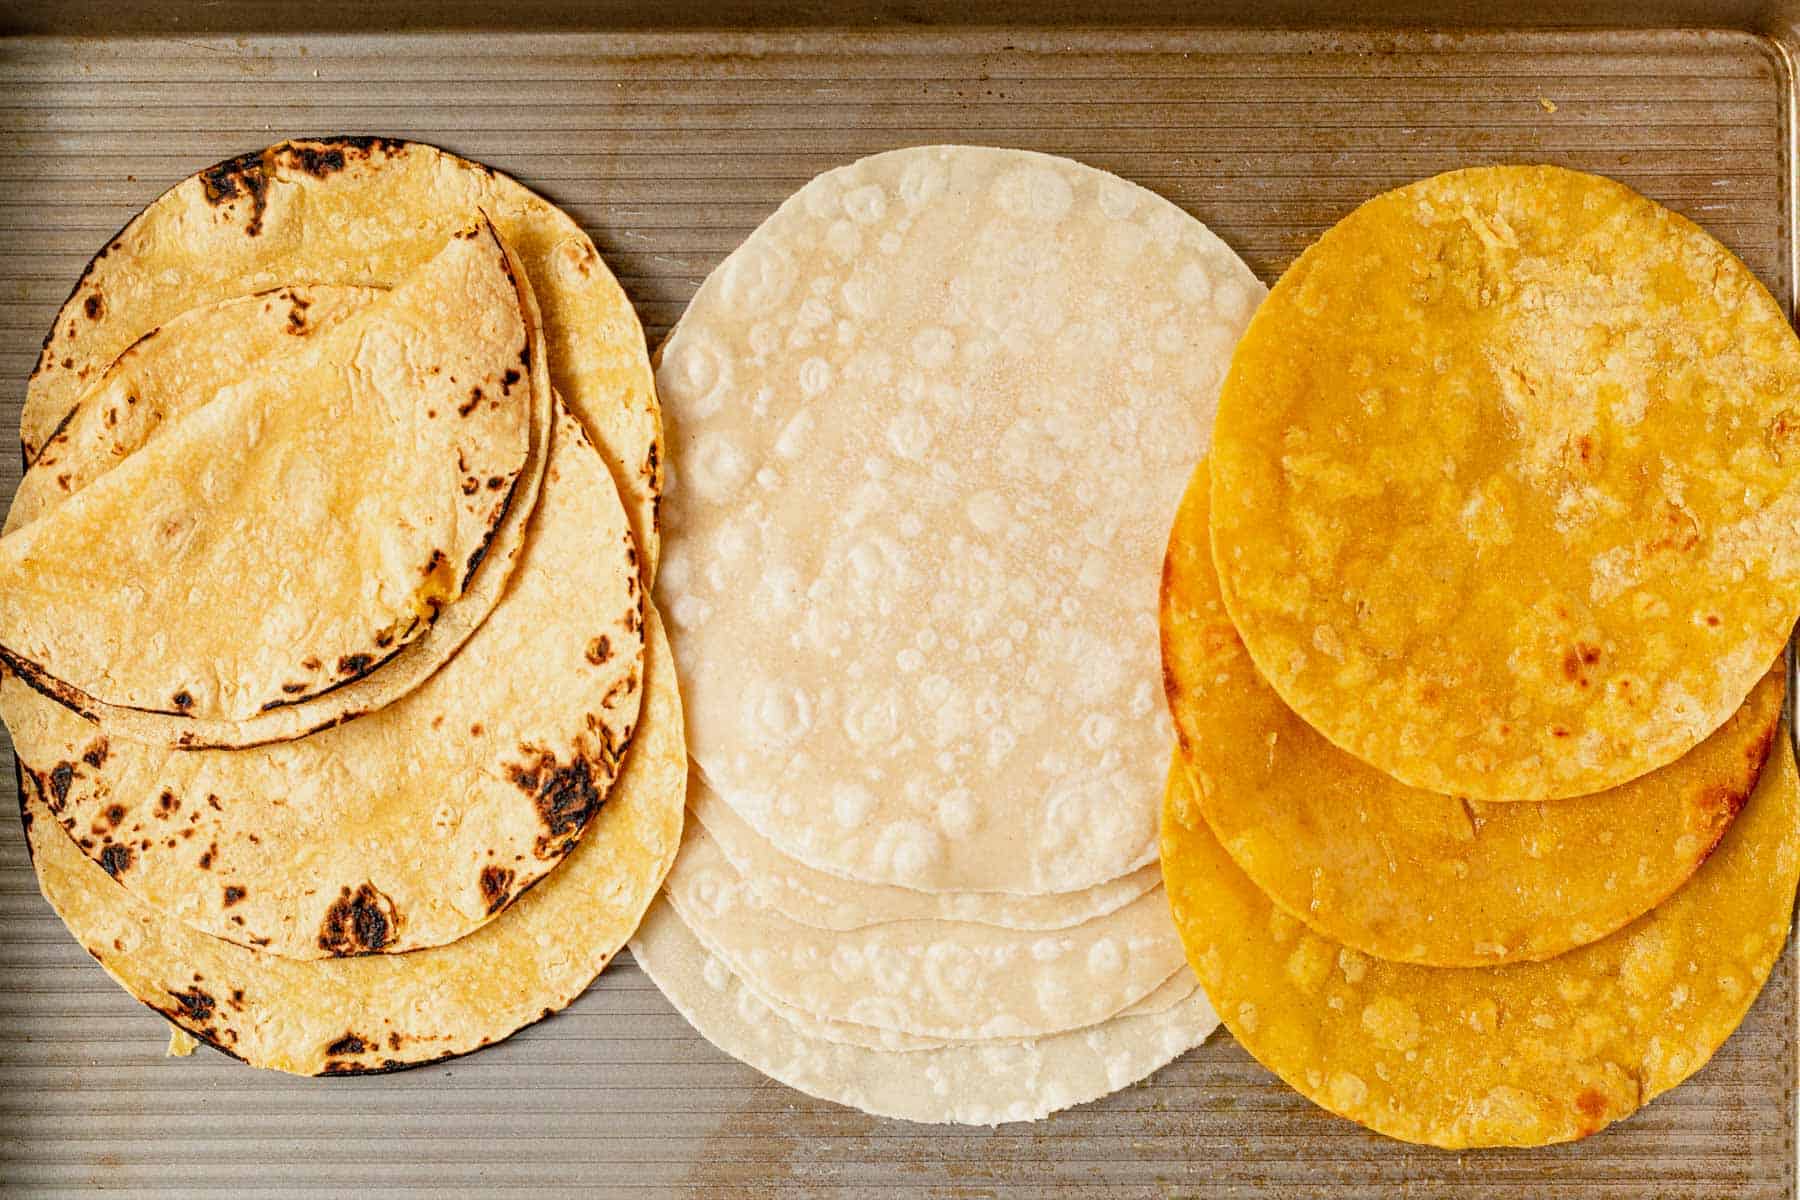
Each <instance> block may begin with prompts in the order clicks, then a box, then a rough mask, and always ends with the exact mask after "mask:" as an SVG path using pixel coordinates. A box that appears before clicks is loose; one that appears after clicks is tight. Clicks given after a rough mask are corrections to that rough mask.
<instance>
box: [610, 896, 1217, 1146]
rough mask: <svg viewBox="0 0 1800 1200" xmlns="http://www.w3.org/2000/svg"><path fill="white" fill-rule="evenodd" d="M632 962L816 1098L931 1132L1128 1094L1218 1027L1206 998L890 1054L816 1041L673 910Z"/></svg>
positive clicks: (753, 1059) (639, 944)
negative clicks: (1088, 1023) (754, 990)
mask: <svg viewBox="0 0 1800 1200" xmlns="http://www.w3.org/2000/svg"><path fill="white" fill-rule="evenodd" d="M631 954H632V957H633V958H634V959H636V960H637V963H638V965H639V966H640V967H642V968H643V969H644V972H645V973H646V974H647V975H649V976H650V978H651V980H652V981H653V982H654V983H655V984H656V986H657V987H658V988H660V989H662V993H663V995H664V996H666V997H667V998H668V999H669V1002H670V1003H672V1004H673V1005H674V1006H675V1007H676V1008H677V1009H678V1010H679V1011H680V1012H681V1015H682V1016H684V1017H686V1018H687V1019H688V1022H689V1023H690V1024H692V1025H693V1026H694V1028H695V1029H697V1030H699V1031H700V1033H701V1034H702V1035H703V1036H704V1037H705V1038H706V1039H707V1040H708V1041H709V1042H711V1043H712V1044H713V1045H715V1046H717V1047H718V1048H719V1049H721V1050H723V1051H724V1052H725V1053H727V1054H729V1055H731V1056H732V1057H734V1058H736V1059H739V1060H740V1061H742V1062H745V1063H748V1064H749V1065H750V1066H752V1067H754V1068H756V1069H757V1070H758V1071H761V1072H762V1073H763V1074H765V1075H768V1076H770V1077H772V1078H774V1079H776V1080H779V1081H780V1082H782V1083H785V1084H787V1085H788V1086H789V1087H792V1088H797V1089H799V1090H800V1091H802V1092H805V1093H806V1094H807V1095H809V1096H817V1097H819V1098H821V1099H824V1100H830V1101H833V1102H834V1103H837V1104H844V1105H848V1106H850V1107H853V1108H859V1109H861V1110H862V1111H864V1112H867V1113H872V1114H874V1115H875V1116H879V1117H896V1118H899V1119H901V1120H906V1121H919V1122H925V1123H931V1124H952V1123H956V1124H964V1125H998V1124H1002V1123H1004V1122H1008V1121H1031V1120H1036V1119H1038V1118H1040V1117H1043V1116H1047V1115H1048V1114H1050V1113H1053V1112H1055V1111H1057V1110H1058V1109H1063V1108H1068V1107H1069V1106H1070V1105H1074V1104H1084V1103H1086V1102H1087V1101H1089V1100H1094V1099H1098V1098H1099V1097H1101V1096H1104V1095H1106V1094H1108V1093H1109V1092H1116V1091H1118V1090H1120V1089H1121V1088H1125V1087H1128V1086H1130V1085H1131V1084H1133V1083H1136V1082H1137V1081H1138V1080H1140V1079H1142V1078H1144V1077H1145V1076H1147V1075H1149V1074H1150V1073H1151V1072H1153V1071H1155V1070H1157V1069H1158V1068H1159V1067H1162V1066H1164V1065H1166V1064H1167V1063H1169V1062H1171V1061H1173V1060H1174V1059H1175V1058H1177V1057H1179V1056H1180V1055H1181V1054H1183V1053H1185V1052H1186V1051H1188V1050H1191V1049H1192V1048H1193V1047H1195V1046H1198V1045H1199V1044H1200V1043H1202V1042H1204V1041H1205V1040H1206V1038H1207V1035H1209V1034H1210V1033H1211V1032H1212V1031H1213V1029H1215V1028H1216V1027H1217V1025H1218V1017H1216V1016H1215V1015H1214V1014H1213V1011H1212V1006H1211V1005H1210V1004H1209V1003H1208V1002H1207V999H1206V994H1205V993H1204V992H1203V991H1200V990H1199V989H1195V990H1194V991H1193V992H1191V993H1189V995H1188V996H1187V998H1186V999H1184V1000H1182V1001H1181V1002H1180V1003H1178V1004H1176V1005H1174V1006H1173V1007H1170V1008H1168V1009H1165V1010H1163V1011H1161V1012H1157V1013H1150V1014H1145V1015H1140V1016H1130V1017H1119V1018H1117V1019H1115V1020H1111V1021H1107V1022H1105V1023H1104V1024H1101V1025H1097V1026H1095V1027H1093V1028H1092V1029H1083V1030H1077V1031H1075V1032H1072V1033H1060V1034H1054V1035H1052V1036H1050V1037H1046V1038H1040V1039H1037V1040H1035V1041H1025V1042H998V1043H986V1044H976V1045H960V1046H950V1047H945V1048H941V1049H926V1050H917V1051H912V1052H908V1053H889V1052H884V1051H880V1050H871V1049H867V1048H864V1047H860V1046H849V1045H843V1044H841V1043H835V1042H830V1041H826V1040H824V1039H821V1038H815V1037H812V1036H809V1035H808V1034H807V1033H806V1032H805V1031H804V1030H803V1029H802V1028H800V1027H797V1026H794V1025H791V1024H789V1023H787V1022H786V1021H784V1020H782V1018H781V1017H780V1016H779V1015H777V1014H776V1013H774V1012H772V1011H771V1010H770V1009H769V1008H768V1006H767V1005H765V1004H763V1003H762V1002H761V1001H760V1000H758V999H757V998H756V997H755V996H754V995H753V994H751V993H749V992H747V991H745V990H744V988H743V987H742V985H741V984H740V982H739V981H738V979H737V978H736V977H735V976H734V975H732V973H731V972H730V970H729V969H728V968H726V967H725V965H724V964H723V963H722V962H720V961H719V960H718V959H716V958H713V957H712V956H711V955H709V954H708V953H707V951H706V949H705V947H704V946H702V945H701V943H700V941H699V939H697V938H696V937H695V936H694V935H693V933H692V932H690V931H689V930H688V929H687V927H686V926H684V925H683V924H682V922H681V918H680V916H679V915H678V914H677V913H676V912H675V910H674V909H673V908H671V907H670V906H669V904H668V903H667V902H666V901H665V902H663V903H660V904H656V905H653V906H652V907H651V909H650V911H649V913H647V914H646V915H645V917H644V921H643V924H642V925H640V926H639V927H638V931H637V933H636V934H635V935H634V936H633V937H632V940H631Z"/></svg>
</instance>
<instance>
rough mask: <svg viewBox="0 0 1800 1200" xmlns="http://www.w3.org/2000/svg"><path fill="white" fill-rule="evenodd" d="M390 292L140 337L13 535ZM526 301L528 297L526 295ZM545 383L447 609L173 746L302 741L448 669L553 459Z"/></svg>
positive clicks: (120, 728) (61, 441)
mask: <svg viewBox="0 0 1800 1200" xmlns="http://www.w3.org/2000/svg"><path fill="white" fill-rule="evenodd" d="M382 294H383V289H380V288H360V287H329V286H324V285H320V286H317V287H306V286H296V287H287V288H278V289H276V290H274V291H272V292H266V293H263V294H260V295H255V296H240V297H238V298H237V299H235V300H226V301H223V302H221V303H219V304H214V305H209V306H207V307H204V308H196V309H190V310H189V311H188V312H185V313H183V314H181V316H179V317H177V318H175V319H174V320H173V321H170V322H169V323H168V324H166V325H164V326H162V327H161V328H160V329H157V330H156V331H155V332H153V333H149V334H146V335H145V336H144V337H142V338H140V339H138V341H136V342H135V343H133V344H132V347H131V349H129V350H127V351H126V352H125V353H124V354H121V355H120V356H119V358H118V360H117V361H115V362H114V363H113V364H112V366H110V367H108V368H107V369H106V371H105V373H104V374H102V375H101V377H100V379H99V380H98V381H96V383H95V384H94V386H93V387H92V388H91V389H90V390H89V392H88V393H87V395H85V396H84V397H82V400H81V403H80V404H78V405H76V407H75V410H74V412H72V413H71V414H70V415H69V419H68V420H67V421H65V422H64V423H63V426H62V428H61V429H59V430H58V431H57V432H56V434H55V435H54V436H53V437H52V438H51V439H50V441H49V443H48V444H47V445H45V447H44V448H43V451H42V452H41V453H40V454H39V455H38V457H37V460H36V461H35V462H33V463H32V464H31V466H30V467H29V468H28V469H27V470H26V472H25V476H24V478H23V479H22V480H21V481H20V484H19V490H18V492H17V493H16V494H15V496H14V497H13V505H12V508H11V509H10V510H9V511H8V512H7V514H6V529H7V531H8V532H11V531H12V530H14V529H18V528H21V527H23V526H25V525H28V524H30V523H31V522H32V521H34V520H36V519H37V518H38V517H39V516H41V515H43V514H44V513H45V512H47V511H49V510H51V509H53V508H55V507H56V506H58V505H60V504H61V503H63V502H64V501H65V500H67V499H68V498H69V497H70V496H72V495H74V494H75V493H77V492H79V491H81V489H82V488H84V487H86V486H87V485H88V484H89V483H91V482H92V481H93V480H94V479H97V478H99V477H100V476H101V475H103V474H104V473H105V472H107V471H109V470H111V469H112V468H113V467H114V466H116V465H118V464H119V463H121V462H124V461H126V460H127V459H129V458H130V457H131V456H132V455H133V454H135V453H137V452H138V451H139V450H141V449H142V448H143V447H144V446H145V445H147V444H148V443H149V442H150V441H151V440H152V439H154V438H156V437H157V436H159V435H160V434H161V433H162V432H163V431H165V430H167V429H169V428H170V427H171V426H172V425H175V424H177V423H178V421H179V418H181V417H183V416H185V415H186V414H187V413H189V412H191V411H192V410H193V409H195V408H197V407H199V406H201V405H203V404H205V403H206V401H207V400H209V399H210V398H211V397H212V395H213V394H214V393H215V392H217V391H218V390H219V388H221V387H222V386H224V385H225V384H226V383H228V382H229V381H230V380H232V379H234V378H241V377H243V376H246V375H249V374H252V373H254V372H255V371H257V370H259V369H265V368H266V365H267V364H268V363H269V362H270V361H271V360H275V359H279V358H280V357H282V356H284V355H292V354H293V353H294V352H295V350H296V348H298V347H299V346H302V345H305V344H306V342H305V339H307V338H310V337H312V336H314V335H315V334H318V333H320V332H323V331H324V330H328V329H331V328H334V327H335V326H337V325H338V324H339V323H340V322H342V321H343V320H345V319H346V318H348V317H350V316H351V315H352V314H354V313H356V312H359V311H361V310H362V309H364V308H366V307H367V306H369V305H370V304H373V303H374V302H375V301H376V300H378V299H379V298H380V297H381V296H382ZM522 294H524V295H525V296H526V297H527V298H529V296H530V293H529V289H523V290H522ZM532 311H534V312H535V311H536V310H535V302H533V308H532ZM548 379H549V374H548V367H547V364H546V363H545V361H544V356H543V355H541V354H540V355H538V356H537V357H536V358H535V360H534V361H533V364H532V369H531V386H532V388H533V389H534V390H533V395H532V432H531V448H530V453H529V454H528V456H527V458H526V462H525V466H524V468H523V469H522V470H521V471H520V474H519V478H518V480H517V481H516V482H515V483H514V485H513V498H512V503H510V504H509V505H508V506H507V509H506V513H505V515H504V516H502V517H501V518H500V523H499V524H498V525H497V526H495V528H494V531H493V535H492V537H490V538H489V540H488V544H487V549H486V550H485V551H484V552H483V554H482V557H481V562H480V565H478V566H477V567H476V568H475V570H474V572H473V574H472V576H471V578H470V579H469V581H468V584H467V586H466V587H465V588H464V590H463V594H462V596H461V597H459V598H458V600H457V602H456V603H455V604H454V605H452V606H451V607H450V609H449V611H447V612H445V613H443V614H442V615H440V616H439V617H438V619H437V620H436V621H433V622H432V623H431V626H430V628H428V629H426V630H425V631H424V632H423V633H421V634H419V636H418V637H416V638H415V639H414V640H412V641H411V642H408V643H407V644H406V645H405V646H403V647H401V648H400V649H399V650H397V651H395V652H394V653H393V654H392V656H391V657H389V658H388V659H386V660H385V661H383V662H382V663H381V664H380V667H379V669H377V670H372V671H370V672H369V673H368V674H367V675H363V676H361V677H359V678H356V679H352V680H350V681H349V682H346V683H341V684H339V685H337V686H335V687H333V688H332V689H330V690H329V691H328V692H325V693H323V694H321V695H317V696H313V697H310V698H305V699H299V700H297V701H295V702H293V703H285V704H282V705H281V706H279V707H277V708H273V709H268V710H265V711H263V712H260V713H258V714H256V715H255V716H253V717H251V718H249V719H248V720H245V721H197V720H192V719H188V720H183V721H181V722H180V723H179V725H178V726H177V727H176V728H174V729H173V731H172V732H173V733H174V735H175V738H176V740H177V741H179V742H180V743H181V744H182V745H183V746H187V747H205V746H213V747H243V746H251V745H259V744H263V743H266V742H272V741H284V740H287V739H290V738H295V737H300V736H303V735H305V734H307V733H310V732H312V731H314V730H317V729H323V728H325V727H326V726H329V725H335V724H338V723H339V722H342V721H346V720H350V719H352V718H354V717H357V716H360V715H361V714H363V713H365V712H371V711H373V710H375V709H378V708H381V707H383V706H385V705H387V704H390V703H392V702H393V701H394V700H395V699H397V698H398V697H400V696H403V695H405V694H406V693H407V692H409V691H411V690H412V689H413V688H415V687H417V686H418V685H419V684H420V683H421V682H422V681H423V680H424V679H425V678H426V677H427V676H428V675H430V674H431V673H432V672H433V671H435V670H437V668H438V667H440V666H442V665H443V663H444V662H445V661H446V660H447V659H448V658H449V657H450V655H452V654H454V653H455V652H456V650H457V648H458V647H459V646H461V645H462V644H463V642H465V641H467V640H468V638H469V635H470V634H472V633H474V632H475V629H476V628H477V627H478V626H479V625H480V624H481V622H482V621H484V620H486V619H487V614H488V613H489V612H491V611H492V610H493V607H494V604H495V602H496V600H497V599H498V598H499V596H500V593H501V591H502V590H504V588H505V587H506V581H507V579H508V578H509V577H510V576H511V574H512V569H513V565H514V563H515V562H516V561H517V559H518V554H519V547H520V545H521V544H522V543H523V542H524V538H525V526H526V523H527V522H528V521H529V520H530V519H531V513H532V510H533V509H534V508H535V507H536V504H537V497H538V489H539V487H540V486H541V484H542V482H543V475H544V461H545V459H546V458H547V456H548V454H549V449H550V421H551V413H552V411H553V408H552V405H553V397H552V394H551V391H550V388H549V385H548V382H547V381H548ZM539 389H541V390H539ZM463 403H464V404H466V403H469V401H467V400H464V401H463ZM458 407H459V409H460V407H461V405H459V406H458ZM464 486H465V487H466V486H467V483H466V480H465V482H464ZM101 716H102V720H101V722H100V723H101V725H102V727H103V728H104V729H106V730H107V731H108V732H111V733H118V734H120V735H121V736H124V737H126V738H129V739H131V740H135V741H146V742H152V743H157V742H163V741H166V740H167V737H166V735H167V734H168V733H169V732H171V730H170V729H169V727H168V723H167V722H166V721H162V720H160V719H152V718H149V717H147V716H146V715H145V714H139V713H134V712H131V711H129V710H126V711H119V710H113V709H102V711H101Z"/></svg>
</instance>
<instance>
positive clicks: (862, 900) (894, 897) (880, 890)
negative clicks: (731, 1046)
mask: <svg viewBox="0 0 1800 1200" xmlns="http://www.w3.org/2000/svg"><path fill="white" fill-rule="evenodd" d="M688 811H689V813H690V814H692V816H693V818H694V820H696V821H698V822H699V823H700V825H702V826H703V827H704V828H705V829H706V833H707V836H708V837H709V838H710V839H711V840H712V842H713V843H714V845H716V846H717V847H718V849H719V851H720V852H721V853H723V854H724V856H725V858H726V859H727V860H728V861H729V862H730V863H731V866H732V870H733V872H734V873H735V874H736V875H737V877H738V878H739V879H740V880H742V881H743V884H744V886H745V887H746V888H748V889H749V890H750V892H751V894H752V895H751V899H752V902H753V903H754V904H755V905H756V906H757V907H759V908H764V909H769V910H771V911H774V912H778V913H780V914H781V915H782V916H783V917H785V918H787V919H788V920H790V921H797V922H799V923H800V924H802V925H810V926H812V927H813V928H815V929H837V930H851V929H862V928H865V927H867V926H870V925H880V924H883V923H886V922H889V921H962V922H972V923H975V924H978V925H999V926H1002V927H1004V928H1007V929H1044V930H1048V929H1067V928H1069V927H1070V926H1072V925H1080V924H1082V923H1083V922H1085V921H1091V920H1093V919H1094V918H1096V917H1103V916H1105V915H1106V914H1107V913H1111V912H1116V911H1118V910H1119V909H1120V908H1122V907H1124V906H1125V905H1127V904H1129V903H1131V902H1132V901H1133V900H1136V899H1137V898H1138V897H1140V896H1142V895H1144V893H1146V892H1148V891H1150V889H1152V888H1154V887H1157V886H1158V885H1160V884H1161V883H1162V870H1161V868H1160V867H1158V866H1157V865H1156V864H1155V863H1150V864H1148V865H1147V866H1142V867H1139V868H1138V869H1137V870H1135V871H1133V872H1131V873H1130V874H1129V875H1121V876H1120V877H1119V878H1117V879H1114V880H1111V881H1109V882H1107V883H1101V884H1096V885H1095V886H1093V887H1091V888H1088V889H1086V890H1085V891H1080V892H1060V893H1059V892H1051V893H1048V894H1046V895H1042V896H1009V895H1007V894H1005V893H1004V892H914V891H909V890H907V889H906V888H898V887H892V886H890V885H886V884H879V883H855V882H852V881H851V880H848V879H840V878H838V877H837V876H836V875H828V874H826V873H825V872H824V871H819V870H815V869H813V868H812V867H809V866H807V865H806V864H805V863H802V862H797V861H795V860H794V859H791V858H789V857H788V856H787V855H785V854H782V853H781V852H780V851H779V850H776V849H775V847H773V846H771V845H770V844H769V843H768V841H767V839H765V838H763V837H762V835H760V834H758V833H757V832H756V830H755V829H754V828H753V827H752V826H751V825H750V823H749V822H748V821H746V820H744V819H743V818H742V817H740V816H738V815H737V814H736V813H735V812H733V811H732V809H731V805H729V804H727V803H725V802H724V801H723V800H721V799H719V797H718V794H717V793H715V792H714V791H713V790H712V789H711V788H710V787H708V786H707V785H706V781H705V780H704V779H703V778H701V775H700V772H699V771H697V770H691V771H690V772H689V784H688Z"/></svg>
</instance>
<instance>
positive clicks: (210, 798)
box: [194, 792, 225, 821]
mask: <svg viewBox="0 0 1800 1200" xmlns="http://www.w3.org/2000/svg"><path fill="white" fill-rule="evenodd" d="M206 806H207V807H208V808H210V809H212V810H213V811H214V812H224V811H225V806H224V805H223V804H220V803H219V797H218V796H217V795H215V794H214V793H212V792H208V793H206ZM194 819H195V820H196V821H197V820H199V819H200V814H199V813H195V814H194Z"/></svg>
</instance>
